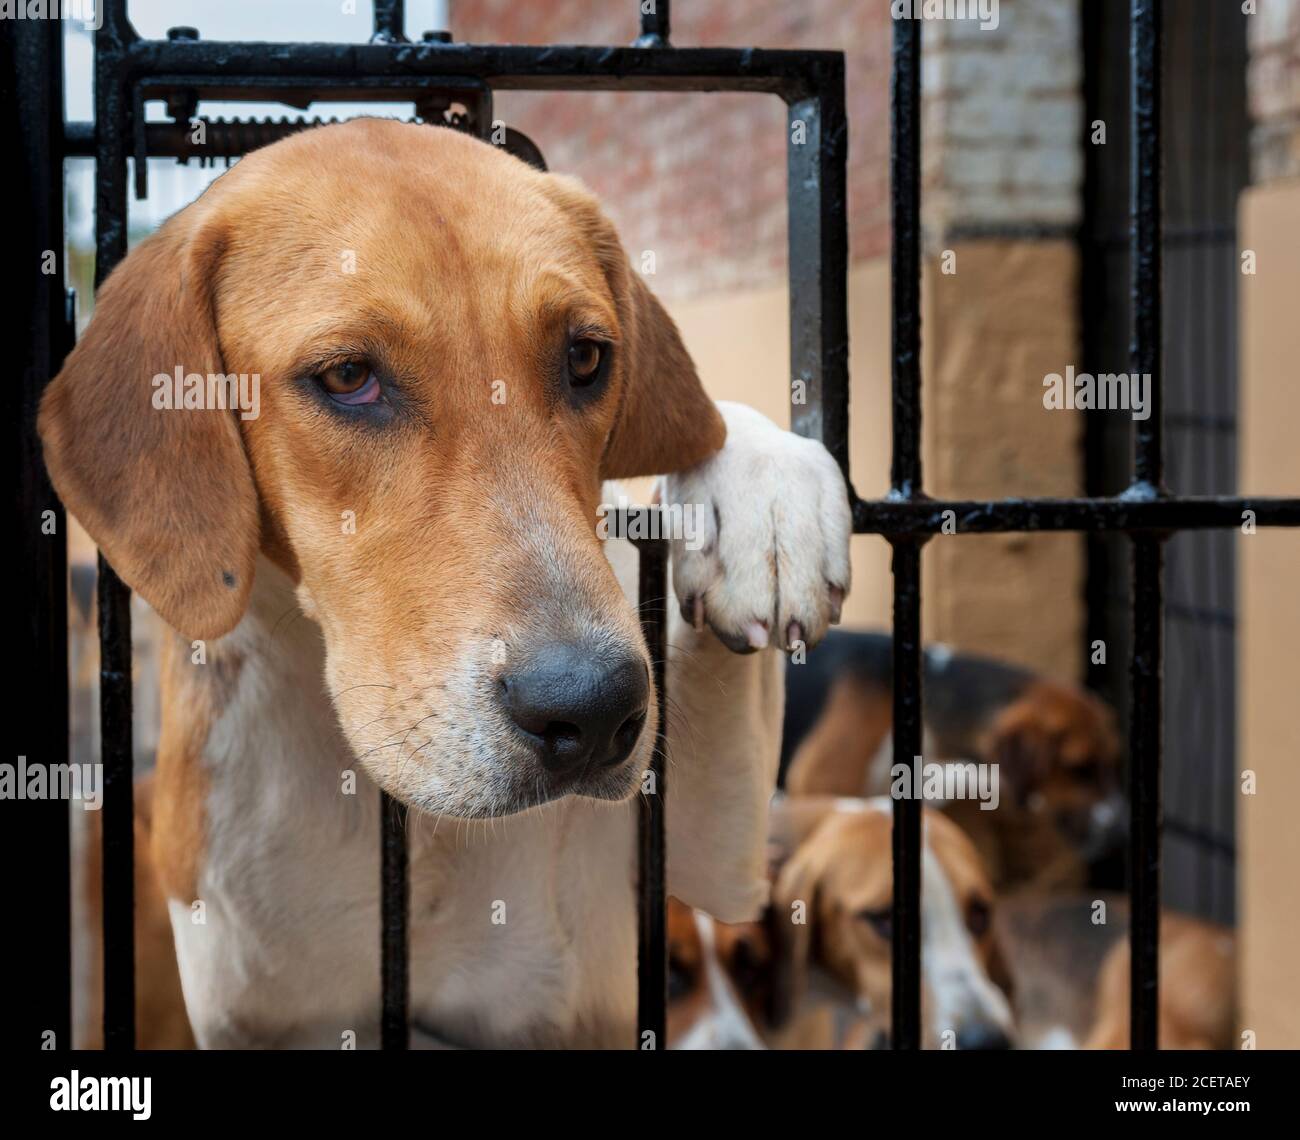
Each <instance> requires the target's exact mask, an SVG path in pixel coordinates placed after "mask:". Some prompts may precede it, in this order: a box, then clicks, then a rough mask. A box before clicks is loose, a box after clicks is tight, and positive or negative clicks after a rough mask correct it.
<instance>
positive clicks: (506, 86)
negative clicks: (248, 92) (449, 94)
mask: <svg viewBox="0 0 1300 1140" xmlns="http://www.w3.org/2000/svg"><path fill="white" fill-rule="evenodd" d="M105 54H107V55H108V56H109V58H111V59H112V60H113V62H114V63H115V64H116V65H117V66H118V67H120V68H121V72H122V78H123V79H124V80H125V81H128V82H129V81H131V80H133V79H140V78H143V77H146V76H158V75H167V74H175V75H188V76H193V77H195V78H196V79H197V80H199V81H200V82H203V81H206V80H212V81H214V82H215V83H217V84H219V83H220V81H222V80H229V79H234V78H238V77H243V78H248V77H256V78H259V79H262V80H264V81H265V84H266V85H267V86H268V87H273V86H274V85H275V83H276V82H277V81H278V80H281V79H290V78H294V77H299V78H303V77H310V78H318V79H322V80H333V81H346V82H348V83H354V82H356V79H357V77H358V76H366V77H367V78H369V79H372V80H373V79H381V78H400V77H415V76H421V75H428V74H431V73H432V74H438V75H445V76H450V77H461V78H473V79H478V80H481V81H483V82H485V83H487V84H489V85H490V86H492V87H493V88H496V89H499V90H538V91H543V90H544V91H614V90H637V91H760V92H768V93H770V94H774V95H780V96H782V97H783V98H785V99H787V100H792V99H802V98H807V97H809V96H811V95H815V94H817V93H818V92H819V91H820V90H821V89H822V86H823V76H824V75H825V74H827V73H828V72H830V73H831V74H833V73H835V71H836V70H837V69H842V68H843V58H844V57H843V55H842V54H841V53H840V52H835V51H784V50H767V49H757V48H754V49H751V48H721V47H699V48H674V49H673V50H672V51H665V50H664V49H663V48H660V47H647V48H640V47H595V46H585V45H559V46H549V47H548V46H534V45H525V44H462V43H438V42H433V43H418V44H416V43H401V44H392V43H369V44H327V43H305V44H288V43H256V42H226V41H215V40H214V41H205V40H143V39H129V40H128V41H127V42H125V43H124V44H123V45H122V46H121V48H120V49H118V48H117V47H116V45H114V46H110V47H109V48H108V50H107V52H106V53H105ZM204 86H207V84H206V83H204ZM209 97H211V96H209Z"/></svg>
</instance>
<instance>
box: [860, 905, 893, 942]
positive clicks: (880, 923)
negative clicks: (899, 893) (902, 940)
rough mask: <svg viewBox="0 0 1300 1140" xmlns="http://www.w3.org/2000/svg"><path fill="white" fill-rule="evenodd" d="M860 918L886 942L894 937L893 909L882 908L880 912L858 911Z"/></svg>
mask: <svg viewBox="0 0 1300 1140" xmlns="http://www.w3.org/2000/svg"><path fill="white" fill-rule="evenodd" d="M858 918H859V919H860V920H861V921H862V922H865V923H866V924H867V925H868V926H870V927H871V929H872V930H874V931H875V932H876V933H877V934H878V935H880V937H881V938H883V939H884V940H885V941H886V942H888V941H889V940H890V939H891V938H892V937H893V936H894V909H893V907H888V906H886V907H881V908H880V909H879V910H860V911H858Z"/></svg>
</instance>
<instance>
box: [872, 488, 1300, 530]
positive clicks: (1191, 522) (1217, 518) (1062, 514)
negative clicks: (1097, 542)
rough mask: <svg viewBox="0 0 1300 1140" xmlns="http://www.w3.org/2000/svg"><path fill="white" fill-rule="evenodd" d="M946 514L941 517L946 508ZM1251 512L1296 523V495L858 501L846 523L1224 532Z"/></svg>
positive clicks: (1276, 522) (1265, 520)
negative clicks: (1270, 496) (1294, 496)
mask: <svg viewBox="0 0 1300 1140" xmlns="http://www.w3.org/2000/svg"><path fill="white" fill-rule="evenodd" d="M949 511H951V512H952V516H951V518H950V519H949V518H946V517H945V515H946V512H949ZM1247 511H1249V512H1251V513H1252V515H1253V521H1254V523H1255V525H1256V526H1288V527H1290V526H1300V498H1291V499H1288V498H1268V497H1253V496H1252V497H1248V498H1235V497H1225V498H1212V497H1206V496H1196V495H1188V496H1184V497H1182V498H1172V497H1171V498H1160V499H1137V498H1126V497H1122V496H1121V497H1118V498H1098V499H993V500H982V499H950V500H944V499H923V500H921V501H912V502H901V501H895V500H892V499H858V500H857V501H856V502H855V503H854V504H853V529H854V531H855V532H856V533H858V534H883V535H887V536H904V535H921V534H940V533H942V531H943V527H944V524H945V522H949V521H950V522H951V523H952V527H950V529H953V528H955V531H956V533H957V534H999V533H1008V532H1013V531H1016V532H1024V531H1040V530H1042V531H1049V530H1050V531H1062V530H1074V531H1136V530H1150V531H1174V530H1212V529H1222V530H1227V529H1230V528H1232V527H1239V526H1241V524H1242V523H1243V522H1244V521H1245V520H1246V518H1247V517H1248V516H1247V515H1246V513H1245V512H1247Z"/></svg>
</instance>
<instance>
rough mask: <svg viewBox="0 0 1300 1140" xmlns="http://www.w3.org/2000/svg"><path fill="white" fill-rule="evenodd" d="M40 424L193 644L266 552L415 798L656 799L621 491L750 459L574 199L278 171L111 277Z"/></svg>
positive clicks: (414, 157)
mask: <svg viewBox="0 0 1300 1140" xmlns="http://www.w3.org/2000/svg"><path fill="white" fill-rule="evenodd" d="M178 372H179V374H180V375H179V379H178V378H177V373H178ZM254 376H255V377H257V378H258V379H257V381H256V382H254V381H253V379H252V378H253V377H254ZM209 377H216V378H218V379H217V380H215V381H212V380H210V379H209ZM221 377H225V378H226V379H225V381H224V382H223V381H222V380H221V379H220V378H221ZM231 377H237V378H238V377H243V379H242V381H241V380H239V379H236V380H235V382H234V383H233V384H231V383H230V382H229V381H230V378H231ZM193 378H197V379H193ZM236 396H238V397H239V399H238V401H237V402H238V404H239V406H238V407H232V406H230V405H231V404H232V403H235V402H236V400H235V397H236ZM214 405H215V406H214ZM253 413H255V414H253ZM39 427H40V433H41V437H42V440H43V442H44V447H45V457H46V463H47V466H48V468H49V471H50V474H51V477H52V479H53V482H54V485H55V487H56V489H57V490H58V492H59V494H60V496H61V497H62V499H63V500H64V502H65V503H66V504H67V506H68V508H69V509H70V510H71V511H72V513H73V514H75V515H76V516H77V518H79V519H80V520H81V522H82V523H83V524H84V525H85V526H86V529H87V530H88V531H89V532H90V534H91V535H92V537H93V538H94V539H95V541H96V542H97V543H98V544H99V546H100V548H101V549H102V550H103V552H104V554H105V555H106V556H107V558H108V559H109V561H110V562H111V563H112V565H113V566H114V568H115V569H116V570H117V571H118V573H119V574H120V575H121V576H122V578H123V579H124V580H125V581H126V582H127V584H128V585H130V586H131V587H133V588H134V589H135V590H137V591H138V592H139V593H140V594H141V595H143V596H144V598H145V599H146V600H147V601H148V602H149V603H150V604H151V605H152V606H153V607H154V608H155V609H156V610H157V611H158V612H159V613H160V614H161V615H162V617H163V618H164V619H165V620H166V621H167V622H168V623H169V624H171V625H172V626H173V627H174V628H175V629H176V630H178V631H179V632H180V633H181V634H183V635H185V636H187V637H191V638H217V637H220V636H222V635H224V634H226V633H228V632H229V631H230V630H231V629H232V628H234V626H235V625H236V624H237V623H238V622H239V621H240V618H241V616H242V615H243V613H244V611H245V608H246V606H247V604H248V600H249V592H250V589H251V588H252V584H253V575H254V567H255V564H256V561H257V558H258V556H259V553H260V554H263V555H265V556H266V557H267V558H269V559H270V560H271V561H272V562H274V563H276V564H278V565H279V566H280V567H281V568H282V569H283V570H285V571H286V572H287V573H288V574H289V576H290V577H291V578H292V580H293V581H294V582H295V583H296V584H297V588H298V595H299V599H300V601H301V604H302V605H303V608H304V609H305V610H306V611H307V612H308V613H309V614H311V615H312V616H313V617H314V618H315V619H316V620H317V621H318V622H319V624H320V627H321V629H322V631H323V635H324V642H325V647H326V660H327V665H326V683H327V685H328V688H329V691H330V693H331V695H332V698H333V701H334V705H335V708H336V710H337V713H338V717H339V721H340V723H341V724H342V727H343V731H344V733H345V734H346V736H347V739H348V741H349V743H350V745H351V747H352V748H353V749H354V750H355V752H356V754H357V756H358V757H359V758H360V760H361V762H362V763H363V764H364V766H365V767H366V769H367V770H368V771H369V772H370V773H371V775H373V776H374V778H375V779H376V780H377V781H378V782H379V783H380V784H381V785H382V786H383V787H385V788H386V789H387V790H388V791H389V792H391V793H392V794H394V795H396V796H398V797H400V798H401V799H403V800H406V801H407V802H409V803H412V804H415V805H417V806H420V807H424V808H426V809H429V810H432V811H437V812H445V813H450V814H456V815H464V816H481V815H493V814H502V813H505V812H510V811H515V810H520V809H523V808H526V807H528V806H530V805H532V804H535V803H538V802H542V801H544V800H547V799H550V798H553V797H555V796H558V795H563V794H566V793H569V792H574V793H580V794H584V795H590V796H595V797H600V798H607V799H613V798H620V797H623V796H626V795H628V794H630V793H631V791H632V790H633V788H634V787H635V786H636V782H637V779H638V777H639V774H640V772H641V771H642V770H643V768H644V767H645V765H646V763H647V762H648V756H649V750H650V747H651V741H652V739H653V728H654V720H655V698H654V693H653V682H652V680H651V679H650V676H649V670H648V657H647V653H646V648H645V645H644V642H643V639H642V637H641V635H640V631H639V628H638V625H637V622H636V619H635V614H634V612H633V610H632V608H631V607H630V606H629V605H628V604H627V603H626V601H625V600H624V598H623V596H622V594H621V592H620V590H619V589H618V586H617V583H616V581H615V579H614V576H613V574H612V572H611V570H610V567H609V565H608V563H607V562H606V560H605V558H604V556H603V554H602V551H601V545H600V540H599V538H598V537H597V522H598V515H597V507H598V501H599V495H600V484H601V481H602V479H604V478H611V477H617V476H624V475H636V474H651V473H655V472H661V471H671V470H677V469H681V468H683V467H687V466H691V465H693V464H695V463H697V462H699V461H700V460H702V459H704V458H705V457H707V456H708V455H709V454H711V453H712V452H713V451H715V450H717V448H719V447H720V446H721V444H722V441H723V436H724V434H725V428H724V427H723V424H722V421H721V419H720V417H719V416H718V414H717V412H716V410H715V409H714V407H713V405H712V403H710V402H709V401H708V399H707V398H706V397H705V395H704V393H703V390H702V388H701V386H700V384H699V381H698V378H697V376H696V374H695V371H694V368H693V366H692V364H691V361H690V359H689V357H688V356H687V354H686V352H685V349H684V348H683V346H682V343H681V340H680V338H679V336H678V334H677V331H676V329H675V328H674V327H673V325H672V322H671V321H670V319H669V318H668V316H667V315H666V313H665V312H664V310H663V309H662V308H661V307H660V305H659V304H658V303H657V302H656V301H655V300H654V298H653V297H652V296H651V295H650V293H649V291H648V290H647V289H646V287H645V285H644V283H643V281H642V280H641V278H640V277H639V276H638V275H637V274H636V273H634V272H632V270H631V269H630V267H629V265H628V260H627V257H626V255H625V254H624V252H623V250H622V248H621V246H620V244H619V241H618V238H617V236H616V235H615V233H614V230H613V228H612V227H611V225H610V223H609V222H608V221H607V220H606V219H605V218H604V216H603V215H602V214H601V212H600V210H599V209H598V207H597V206H596V204H595V203H594V201H593V199H592V198H591V197H590V196H589V195H588V194H587V193H586V192H585V191H584V190H582V189H581V188H580V187H579V186H578V185H577V184H576V183H574V182H572V181H569V180H566V179H563V178H559V177H556V176H553V175H546V174H542V173H539V172H537V171H534V170H532V169H531V168H529V167H527V166H526V165H524V164H523V163H522V162H520V161H518V160H517V159H515V158H512V157H510V156H509V155H507V154H505V153H503V152H501V151H498V150H496V149H495V148H493V147H491V146H488V145H486V144H484V143H481V142H478V141H475V140H473V139H471V138H468V137H465V136H463V135H460V134H456V133H454V132H451V131H448V130H443V129H438V128H431V127H423V126H412V125H404V124H400V123H396V122H391V121H384V120H357V121H353V122H350V123H347V124H344V125H339V126H331V127H325V128H322V129H320V130H314V131H309V132H305V133H303V134H301V135H298V136H295V137H293V138H290V139H288V140H285V141H283V142H280V143H277V144H275V145H274V146H270V147H267V148H265V149H263V150H260V151H257V152H255V153H253V154H251V155H249V156H248V157H247V158H245V159H243V160H242V161H241V162H240V163H239V164H238V165H237V166H236V167H235V168H234V169H233V170H232V171H231V172H230V173H229V174H227V175H226V176H224V177H222V178H221V179H219V180H218V181H217V182H216V183H215V184H214V185H213V186H212V187H211V188H210V189H209V190H208V191H207V192H206V193H204V194H203V195H202V197H201V198H200V199H199V200H198V201H196V202H195V203H194V204H192V205H191V206H189V207H188V208H186V209H185V210H182V211H181V212H180V213H179V214H177V215H176V216H175V217H173V218H172V219H171V220H170V221H168V222H167V223H166V224H165V225H164V226H163V227H162V228H161V229H160V230H159V231H158V232H157V233H156V234H154V235H153V236H151V237H150V238H149V239H147V240H146V241H145V242H143V243H142V244H141V245H140V246H139V247H138V248H137V249H135V250H134V251H133V252H132V253H131V254H130V255H129V256H128V257H127V258H126V259H125V260H124V261H123V263H122V264H121V265H120V266H119V267H118V268H117V269H116V270H115V271H114V273H113V274H112V275H111V277H110V279H109V280H108V281H107V282H106V283H105V285H104V287H103V288H102V290H100V292H99V294H98V296H97V298H96V312H95V315H94V318H93V320H92V321H91V323H90V326H89V328H88V329H87V331H86V333H85V335H84V336H83V337H82V339H81V341H80V342H79V343H78V345H77V346H76V348H75V349H74V350H73V352H72V354H71V355H70V356H69V358H68V361H67V364H66V365H65V367H64V369H63V371H62V372H60V374H59V375H58V376H57V377H56V378H55V379H54V381H53V382H52V383H51V384H50V386H49V389H48V390H47V392H46V394H45V398H44V400H43V402H42V406H41V412H40V422H39Z"/></svg>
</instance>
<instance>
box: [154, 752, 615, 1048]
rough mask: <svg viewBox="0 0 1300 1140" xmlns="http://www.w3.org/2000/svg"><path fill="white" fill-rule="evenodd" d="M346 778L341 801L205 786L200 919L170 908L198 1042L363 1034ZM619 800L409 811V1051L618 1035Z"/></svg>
mask: <svg viewBox="0 0 1300 1140" xmlns="http://www.w3.org/2000/svg"><path fill="white" fill-rule="evenodd" d="M263 759H265V757H263ZM270 770H272V771H273V770H274V769H273V768H272V769H270ZM262 771H263V773H265V772H266V771H268V769H267V768H263V769H262ZM224 775H226V776H230V775H233V773H230V772H229V769H227V772H226V773H224ZM358 776H359V780H358V783H359V785H360V786H359V787H358V790H357V793H356V795H355V797H350V798H348V799H347V800H344V801H340V800H339V799H338V798H337V797H336V796H333V795H330V796H312V795H310V794H306V793H305V790H304V793H303V794H298V795H295V794H291V792H290V791H289V790H287V789H277V788H271V787H267V786H265V785H264V784H260V782H259V785H258V786H257V787H256V791H255V794H254V795H253V796H251V797H250V796H248V795H247V794H246V793H247V792H248V790H249V789H248V788H247V787H240V786H239V785H238V784H237V783H234V782H229V783H227V781H226V780H223V779H222V778H221V777H218V778H217V780H216V781H214V785H213V787H212V789H211V795H210V798H209V808H210V821H211V822H212V823H214V824H216V825H217V826H218V827H219V829H220V830H221V831H222V832H223V833H225V835H226V837H227V838H226V840H225V841H224V842H223V843H221V844H220V845H214V846H210V848H209V851H208V860H207V861H206V864H205V866H204V868H203V872H202V874H201V891H202V893H203V895H204V897H205V900H206V906H205V910H206V919H205V923H204V925H202V926H195V925H194V924H192V923H191V922H190V921H189V915H188V913H187V912H185V911H183V910H179V909H177V908H173V926H174V930H175V933H176V937H177V949H178V952H179V956H180V961H181V969H182V975H183V977H184V979H185V988H186V999H187V1003H188V1004H189V1006H190V1012H191V1017H192V1018H193V1019H194V1021H195V1029H196V1032H197V1033H198V1035H199V1039H200V1042H201V1043H202V1044H205V1045H216V1046H223V1045H224V1046H247V1045H254V1046H265V1045H277V1044H278V1045H291V1046H295V1047H301V1046H319V1047H325V1048H337V1047H339V1044H340V1043H341V1042H346V1041H348V1040H355V1041H356V1043H357V1044H358V1045H360V1046H361V1047H363V1048H364V1047H367V1046H369V1045H373V1044H376V1043H377V1035H378V1013H379V1007H380V999H381V994H380V970H379V945H380V905H379V895H380V871H379V850H380V837H379V812H378V810H377V807H378V797H379V793H378V790H377V789H376V788H375V787H374V786H373V785H372V784H371V783H370V782H369V781H368V780H366V779H365V778H364V776H361V775H360V774H359V773H358ZM322 783H323V781H322ZM633 806H634V805H629V804H614V805H610V804H596V803H594V802H592V801H584V800H565V801H560V802H558V803H555V804H552V805H548V806H547V807H546V808H543V809H540V810H537V811H534V812H531V813H528V814H526V815H522V816H516V817H511V818H507V819H500V820H496V821H493V822H491V823H487V822H476V823H466V822H465V821H457V820H452V819H442V820H433V819H430V818H428V817H414V816H413V817H412V818H411V822H410V827H411V831H410V833H409V835H408V843H409V849H410V857H411V865H410V883H411V895H410V916H409V939H410V994H411V1006H410V1008H411V1020H412V1028H413V1039H414V1042H415V1043H416V1044H417V1045H419V1044H427V1045H437V1044H453V1045H462V1046H489V1045H491V1046H495V1047H502V1046H519V1047H538V1046H548V1045H552V1046H558V1045H629V1046H630V1045H631V1043H632V1037H633V1032H634V1027H633V1020H634V995H635V989H636V986H635V976H636V944H635V902H634V897H633V890H634V886H633V884H634V873H633V871H634V867H633V858H634V844H633V840H634V836H635V815H634V814H633V811H632V807H633ZM236 821H237V826H236ZM520 979H526V981H525V982H522V983H521V981H520Z"/></svg>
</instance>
